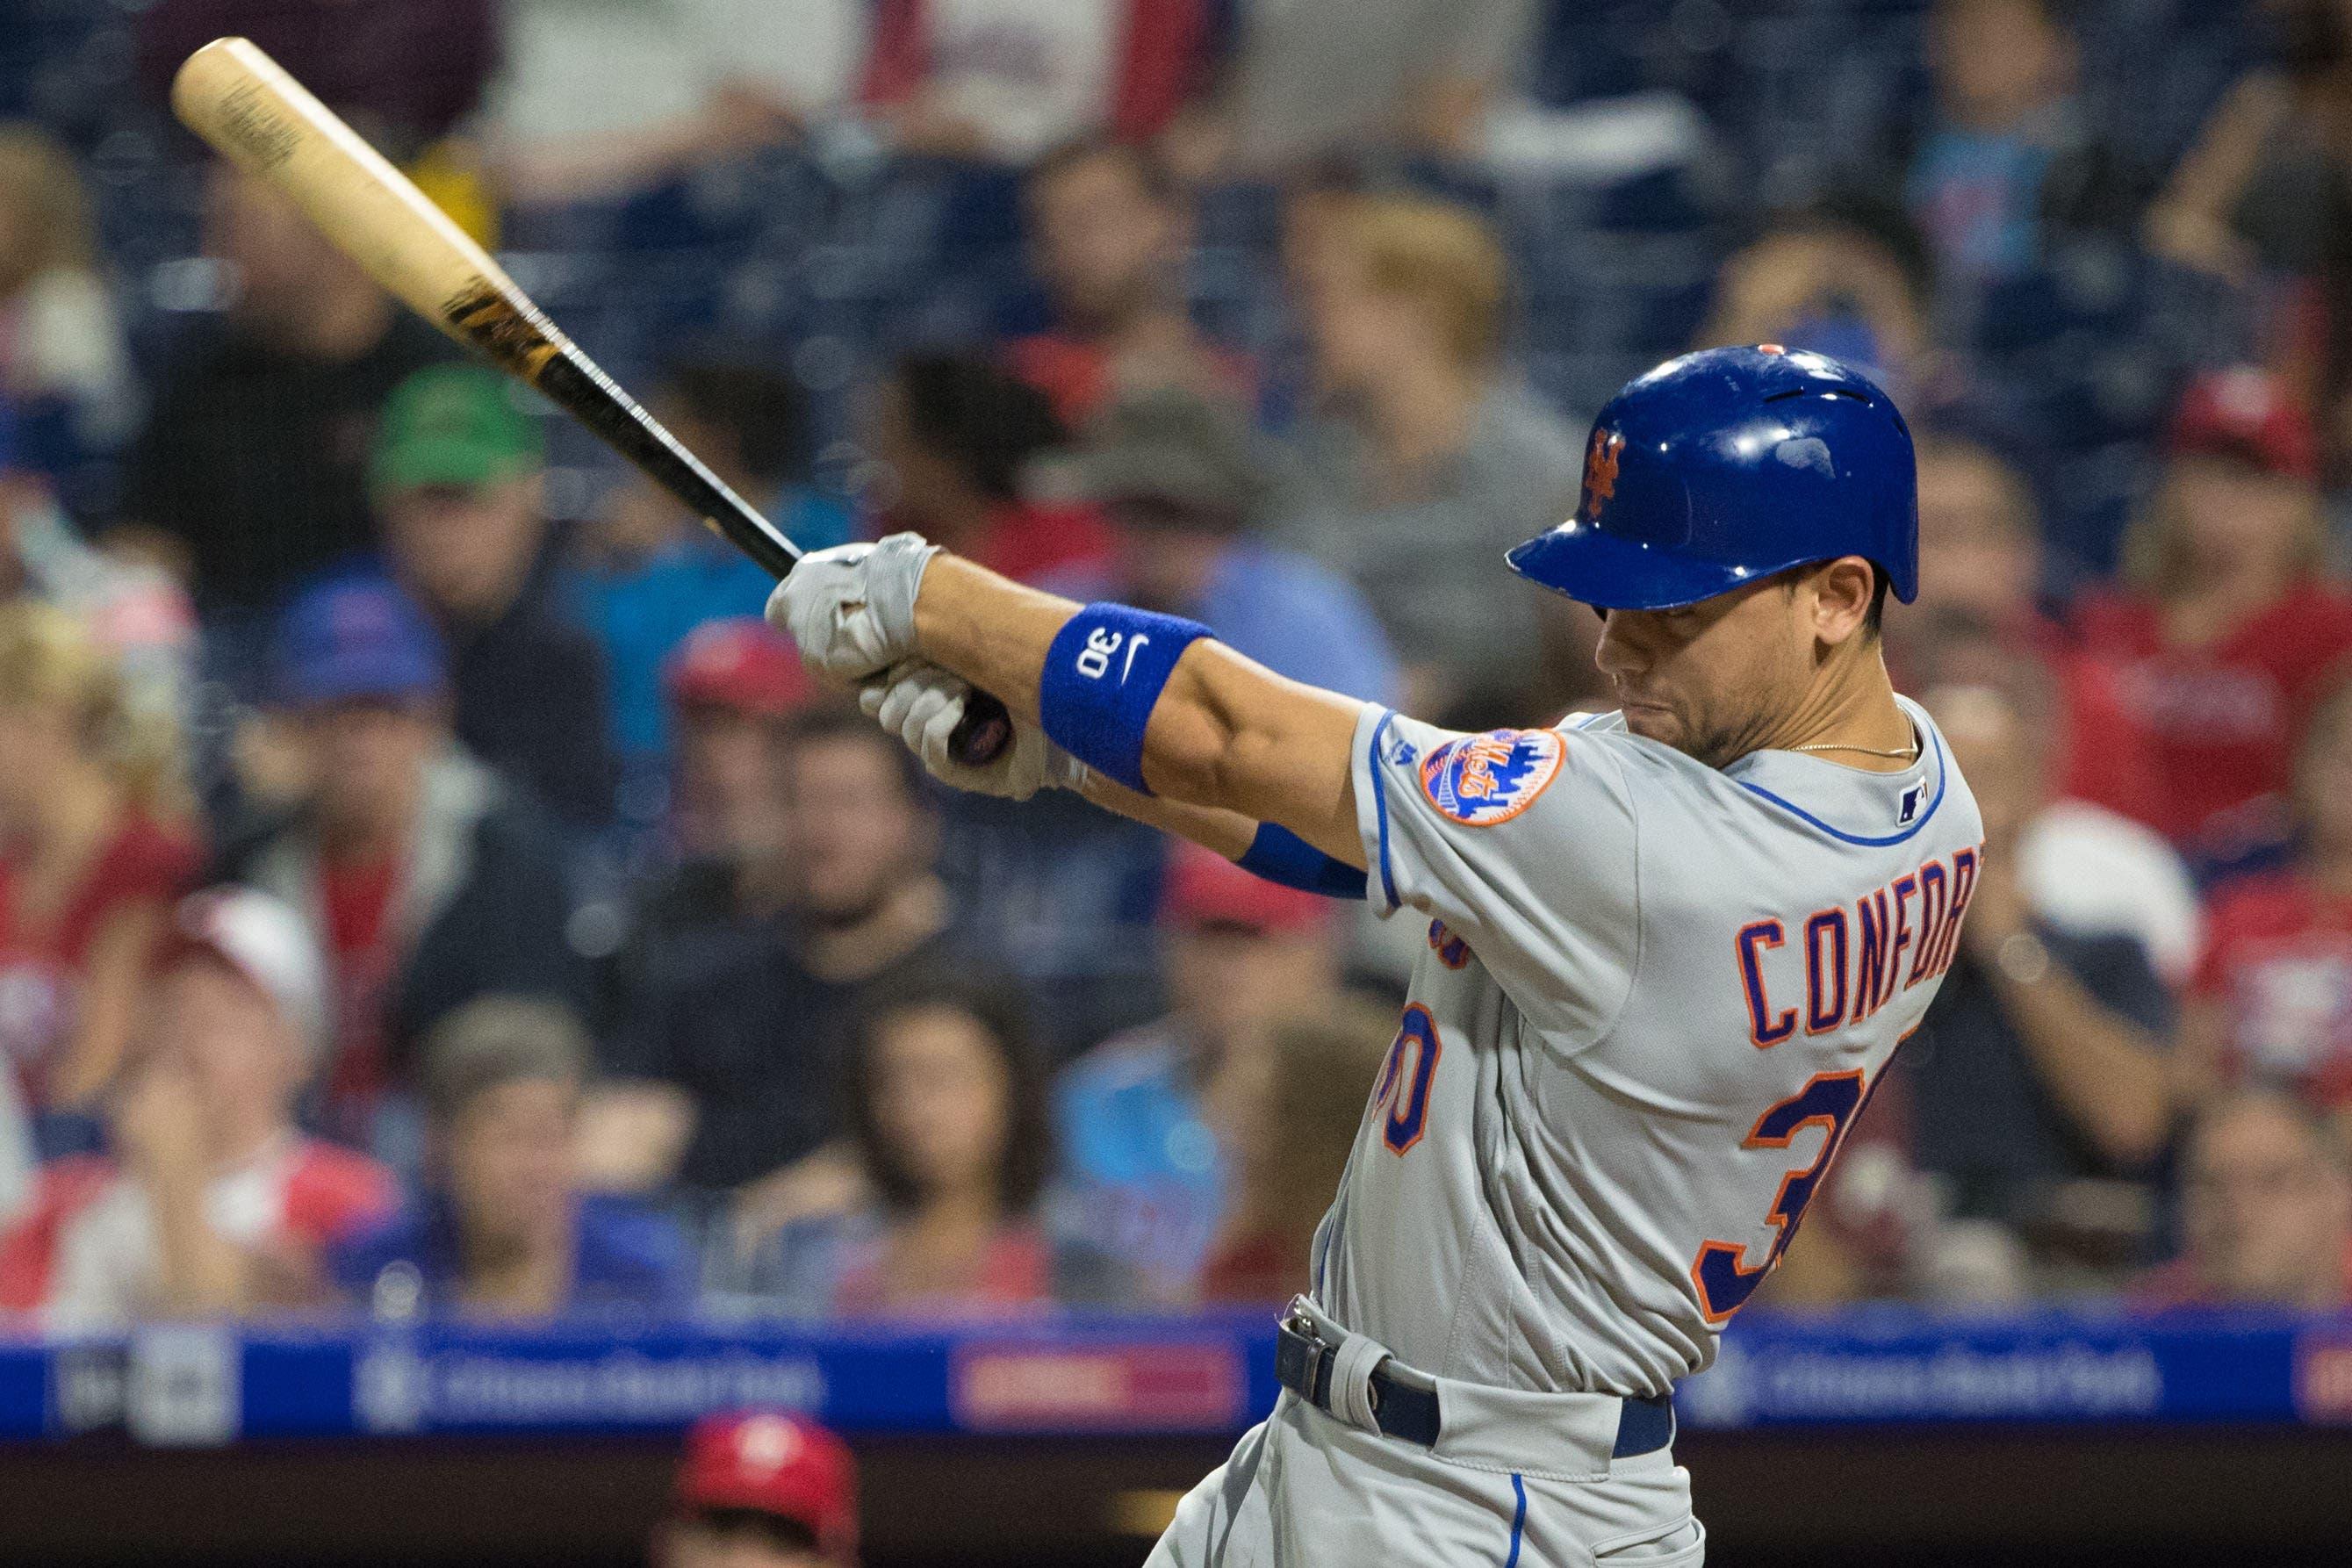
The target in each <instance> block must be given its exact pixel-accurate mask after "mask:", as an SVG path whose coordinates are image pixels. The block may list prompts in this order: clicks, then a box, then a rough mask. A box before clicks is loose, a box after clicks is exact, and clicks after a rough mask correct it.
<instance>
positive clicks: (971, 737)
mask: <svg viewBox="0 0 2352 1568" xmlns="http://www.w3.org/2000/svg"><path fill="white" fill-rule="evenodd" d="M1012 743H1013V715H1012V714H1010V713H1007V712H1006V711H1005V710H1004V704H1003V703H1002V702H999V701H998V700H996V699H995V698H993V697H991V696H990V695H989V694H988V693H987V692H985V691H975V692H973V693H972V694H971V700H970V701H968V702H966V703H965V704H964V710H963V721H962V722H961V723H959V724H958V725H957V726H956V727H955V732H954V733H953V734H951V735H950V736H949V737H948V754H949V755H950V756H952V757H953V758H955V760H956V761H957V762H959V763H962V764H963V765H964V766H966V767H968V768H984V767H986V766H987V765H988V764H989V763H992V762H994V761H995V760H996V759H997V758H998V757H999V756H1001V755H1003V752H1004V748H1005V747H1006V746H1008V745H1011V744H1012Z"/></svg>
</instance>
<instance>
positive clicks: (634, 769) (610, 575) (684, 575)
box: [570, 358, 851, 822]
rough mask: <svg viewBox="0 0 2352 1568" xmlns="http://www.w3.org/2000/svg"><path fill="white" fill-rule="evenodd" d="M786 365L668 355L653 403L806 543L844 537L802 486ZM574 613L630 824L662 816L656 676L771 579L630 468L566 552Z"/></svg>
mask: <svg viewBox="0 0 2352 1568" xmlns="http://www.w3.org/2000/svg"><path fill="white" fill-rule="evenodd" d="M651 406H652V408H653V411H654V414H655V415H656V417H658V418H659V419H660V420H661V422H662V423H663V424H665V425H667V426H669V428H670V431H671V433H672V434H674V435H676V436H677V438H678V439H679V440H681V441H683V442H685V443H686V445H687V446H688V447H689V448H691V449H692V450H693V452H694V454H695V455H696V456H697V457H698V458H701V459H702V460H703V461H704V462H705V463H707V464H709V467H710V470H711V472H713V473H715V474H717V475H718V476H719V479H721V480H722V481H724V482H725V484H726V485H727V486H728V488H729V489H732V490H733V491H734V492H735V493H736V494H737V495H740V496H741V497H742V498H743V499H744V500H748V501H750V502H751V504H752V505H753V506H754V507H757V508H758V509H759V510H761V513H762V514H764V515H765V516H766V517H768V518H769V519H770V520H771V521H773V522H774V523H775V525H776V526H777V527H778V528H780V529H782V531H783V532H784V535H785V537H786V538H788V539H790V540H792V541H793V543H795V544H798V545H799V546H800V547H801V548H802V549H803V550H822V549H824V547H825V546H827V545H831V544H840V543H842V542H845V541H846V540H847V539H848V538H849V536H850V530H851V519H850V515H849V511H848V509H847V508H846V507H845V506H843V505H842V504H841V503H839V502H838V501H836V500H833V499H832V498H831V497H829V496H824V495H821V494H819V493H818V492H817V491H815V490H814V489H810V488H809V483H808V478H809V475H808V457H807V443H808V433H807V424H808V419H807V413H806V410H805V409H804V407H803V396H802V394H801V390H800V385H799V384H798V383H797V382H795V381H794V380H793V378H792V376H791V375H790V374H786V373H784V372H782V371H778V370H774V369H771V368H769V367H768V366H766V365H762V364H758V363H752V362H751V361H749V360H744V361H740V362H735V361H726V360H719V359H710V358H702V359H691V360H686V361H682V362H680V363H675V364H673V365H672V366H671V367H670V369H669V372H668V374H667V376H666V377H665V378H664V381H663V384H662V385H661V387H660V388H659V389H658V390H657V391H656V394H655V395H654V398H653V401H652V405H651ZM573 568H574V569H573V571H572V574H571V576H572V582H571V584H570V586H571V588H572V593H573V594H574V595H575V596H576V602H577V604H578V605H579V612H578V613H579V618H580V619H581V620H582V621H583V623H584V624H585V625H586V626H588V627H589V628H590V629H591V630H592V631H593V633H594V634H595V637H596V640H597V642H598V643H599V644H601V645H602V646H603V649H604V664H605V667H606V668H607V669H608V670H609V671H610V672H611V679H612V720H613V731H612V732H613V745H614V750H615V751H616V752H618V753H619V757H620V763H621V771H622V778H623V781H624V784H623V788H624V794H625V795H626V796H635V795H642V796H643V797H645V798H644V799H643V800H642V801H637V800H628V801H625V805H624V809H623V815H624V816H625V817H626V818H628V819H630V820H631V821H633V822H643V821H647V820H650V819H653V818H655V817H657V816H658V815H659V809H658V802H659V800H660V798H661V795H663V793H664V791H663V790H662V788H661V785H662V782H663V780H664V778H665V776H666V775H667V772H668V768H669V758H670V750H671V743H672V736H671V733H670V723H669V718H670V713H669V705H668V703H667V701H666V700H665V694H664V692H663V690H662V672H663V668H664V666H665V664H666V662H667V660H668V659H669V658H670V656H671V655H672V654H673V653H675V652H677V649H678V647H679V646H680V645H681V644H683V643H684V642H685V641H686V638H687V636H688V633H690V632H692V631H693V630H694V629H695V628H696V627H697V626H701V625H702V624H703V623H705V622H707V621H715V620H719V619H722V618H726V617H730V616H758V615H759V613H760V611H761V608H762V607H763V606H765V605H766V604H767V602H768V592H769V590H770V589H772V588H773V587H774V586H775V580H774V579H773V578H772V577H770V576H769V575H768V574H767V573H766V572H764V571H762V570H761V568H760V567H758V566H756V565H754V564H752V563H751V561H750V560H749V559H748V558H746V557H745V556H744V555H743V553H742V552H740V551H739V550H737V549H736V548H735V547H734V546H733V545H731V544H729V543H728V542H726V541H725V540H723V539H720V538H718V537H717V536H715V535H714V534H712V532H711V531H710V530H709V528H708V527H706V526H704V524H703V522H702V520H701V519H700V518H698V517H696V516H694V515H693V514H692V513H690V512H688V510H686V509H685V508H683V507H681V506H680V505H679V504H678V503H677V500H674V499H673V498H672V497H671V496H670V495H669V494H668V492H667V491H665V490H663V489H659V488H658V487H657V486H656V485H654V484H653V483H652V482H651V481H650V480H647V479H644V478H642V477H639V476H635V475H632V476H631V477H630V478H629V479H625V480H624V481H623V482H622V483H621V484H619V485H618V486H616V487H615V488H614V490H613V491H612V493H611V494H610V495H608V496H607V497H606V498H605V501H604V508H603V510H602V511H601V512H600V513H599V514H598V516H597V517H596V519H595V520H594V521H593V523H591V525H590V526H589V528H588V529H587V531H586V532H585V533H584V535H583V537H582V539H581V540H580V541H579V547H578V548H577V549H575V550H574V552H573Z"/></svg>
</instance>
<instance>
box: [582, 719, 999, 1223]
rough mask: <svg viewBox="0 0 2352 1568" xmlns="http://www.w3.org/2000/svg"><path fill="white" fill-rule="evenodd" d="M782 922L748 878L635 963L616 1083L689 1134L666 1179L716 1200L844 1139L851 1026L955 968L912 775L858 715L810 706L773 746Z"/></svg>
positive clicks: (932, 846)
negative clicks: (625, 1083) (659, 1098)
mask: <svg viewBox="0 0 2352 1568" xmlns="http://www.w3.org/2000/svg"><path fill="white" fill-rule="evenodd" d="M781 776H782V784H783V790H782V805H783V819H782V859H781V861H780V862H778V865H779V866H780V867H781V868H782V871H783V874H784V876H785V877H786V878H787V880H786V882H785V884H784V888H783V891H782V900H781V906H782V907H781V908H777V907H775V906H774V905H773V904H772V903H770V902H769V900H770V899H771V898H772V897H773V896H774V895H773V893H772V891H771V890H770V889H769V886H768V885H767V884H766V883H765V882H764V880H763V879H761V877H760V876H759V875H757V874H756V873H755V875H754V876H753V877H751V878H750V879H735V880H733V882H732V885H731V886H729V887H727V888H725V889H723V890H721V891H720V892H719V895H718V896H715V897H714V898H713V899H712V900H711V903H710V905H709V906H706V907H707V908H709V910H710V916H711V918H709V919H708V920H705V921H696V922H689V921H681V922H680V923H679V925H678V926H677V927H676V928H673V930H674V934H673V935H671V936H670V937H669V938H668V939H667V940H665V941H662V942H657V943H656V944H655V945H654V946H652V947H651V948H650V949H649V951H647V952H645V953H644V954H643V955H642V956H641V957H640V958H639V959H638V960H637V961H636V975H637V980H636V994H635V996H634V997H633V998H632V1001H631V1004H630V1007H629V1023H628V1025H627V1026H626V1027H625V1029H624V1030H623V1031H622V1034H621V1037H620V1038H619V1039H618V1040H617V1041H616V1042H615V1044H614V1061H613V1064H612V1070H613V1074H614V1077H615V1078H616V1079H625V1080H629V1081H631V1082H632V1083H633V1084H635V1085H637V1086H640V1087H642V1088H645V1089H653V1088H655V1087H656V1086H663V1087H666V1088H667V1090H668V1091H669V1093H670V1094H671V1095H672V1097H673V1100H674V1103H675V1105H676V1106H677V1113H678V1115H679V1117H680V1118H681V1119H683V1120H684V1121H686V1122H687V1124H688V1128H689V1129H690V1131H688V1134H687V1135H686V1136H685V1137H684V1138H683V1139H681V1140H680V1142H682V1144H683V1149H682V1152H681V1153H680V1155H679V1158H678V1163H677V1171H676V1173H675V1175H676V1177H677V1180H679V1181H681V1182H683V1183H684V1184H686V1185H687V1186H688V1187H689V1188H693V1189H697V1190H698V1191H701V1192H704V1193H718V1192H726V1191H730V1190H731V1189H734V1188H737V1187H740V1186H742V1185H743V1184H746V1183H749V1182H752V1181H755V1180H757V1179H760V1178H763V1177H768V1176H771V1175H774V1174H778V1173H782V1172H783V1171H784V1169H785V1168H786V1167H789V1166H792V1165H793V1164H794V1163H796V1162H799V1161H801V1160H803V1158H804V1157H805V1156H808V1155H811V1154H813V1153H816V1152H819V1151H820V1150H821V1149H823V1148H824V1145H826V1144H827V1143H828V1142H830V1141H832V1140H834V1139H836V1138H838V1137H839V1136H840V1135H841V1134H842V1132H843V1131H844V1130H845V1129H844V1124H843V1121H842V1115H841V1112H842V1108H841V1105H840V1101H839V1098H838V1095H837V1092H836V1090H837V1086H838V1085H839V1084H840V1082H841V1077H842V1074H841V1068H842V1062H843V1060H844V1058H845V1051H846V1049H847V1038H846V1037H847V1031H848V1026H849V1022H850V1019H851V1018H852V1017H853V1016H855V1014H856V1010H857V1008H858V1007H859V1006H861V1005H864V1004H865V1003H866V1001H867V1000H868V999H870V998H872V997H876V996H886V995H890V994H896V993H897V992H898V991H899V990H901V989H903V988H904V987H905V986H906V985H907V984H908V983H909V982H910V981H912V980H914V979H916V978H918V977H919V976H921V975H923V974H925V973H932V972H936V971H938V970H940V969H942V968H945V967H947V966H949V965H950V963H951V962H952V960H951V953H952V945H951V939H950V917H951V915H952V913H953V910H952V908H951V906H950V900H949V897H948V893H947V889H946V888H945V887H944V886H942V885H941V883H940V879H939V878H938V877H937V876H936V875H935V874H934V873H933V871H932V869H931V866H932V858H933V856H934V855H935V853H936V852H937V848H938V828H937V824H936V823H935V821H934V819H933V816H932V812H931V806H930V802H929V796H928V795H927V793H926V787H925V784H924V782H923V780H922V778H921V777H920V774H919V764H918V763H916V762H915V760H914V759H913V758H912V757H911V756H909V755H908V753H907V752H905V751H904V750H903V749H902V748H901V747H900V746H899V745H898V743H897V742H895V741H893V740H892V739H891V738H890V737H888V736H887V735H884V734H883V733H882V732H881V731H877V730H876V729H875V728H874V727H873V726H872V725H870V724H868V723H866V721H864V720H863V719H862V718H861V717H859V716H858V715H857V714H856V712H855V711H848V712H844V711H842V710H837V709H833V708H824V709H813V710H809V711H808V712H806V713H804V714H802V715H800V716H798V717H797V718H795V719H793V721H789V722H788V724H787V725H786V726H785V730H784V734H783V737H782V774H781Z"/></svg>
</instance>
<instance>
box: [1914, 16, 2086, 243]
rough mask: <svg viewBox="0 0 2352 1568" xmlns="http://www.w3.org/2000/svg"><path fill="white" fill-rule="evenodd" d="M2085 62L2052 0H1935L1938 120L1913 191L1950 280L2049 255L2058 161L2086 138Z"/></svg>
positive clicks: (1930, 31) (1930, 30)
mask: <svg viewBox="0 0 2352 1568" xmlns="http://www.w3.org/2000/svg"><path fill="white" fill-rule="evenodd" d="M2078 64H2079V61H2078V58H2077V49H2076V47H2075V43H2074V37H2073V36H2072V35H2071V34H2070V33H2069V32H2068V31H2067V28H2066V26H2065V24H2064V23H2063V20H2062V19H2061V18H2060V16H2058V14H2057V6H2056V3H2055V0H1937V4H1936V5H1935V7H1934V10H1933V12H1932V14H1931V15H1930V16H1929V18H1928V26H1927V65H1928V68H1929V70H1930V71H1931V72H1932V73H1933V75H1934V77H1935V83H1936V111H1937V112H1936V120H1935V123H1934V124H1933V125H1932V126H1931V128H1930V129H1929V131H1928V133H1927V139H1926V141H1925V142H1924V143H1923V144H1922V145H1921V146H1920V148H1919V150H1918V152H1917V153H1916V154H1915V155H1914V157H1913V159H1912V162H1911V168H1910V173H1909V174H1908V176H1907V178H1906V184H1905V194H1906V197H1907V199H1908V200H1909V203H1910V205H1911V210H1912V212H1913V214H1914V215H1915V216H1916V218H1917V220H1918V223H1919V227H1920V229H1921V231H1922V232H1923V233H1925V234H1926V235H1927V241H1928V244H1929V247H1930V248H1931V249H1932V251H1933V252H1934V255H1935V258H1936V268H1937V276H1938V278H1939V279H1941V280H1943V281H1944V282H1945V283H1946V284H1947V286H1948V287H1949V286H1950V285H1958V286H1960V287H1962V288H1965V287H1967V286H1969V285H1975V284H1983V283H1988V282H1998V281H2000V280H2002V279H2009V278H2014V277H2016V276H2018V275H2020V274H2021V273H2023V272H2025V271H2027V270H2029V269H2030V268H2032V267H2033V266H2034V265H2035V264H2036V263H2037V262H2039V261H2040V260H2041V259H2042V249H2043V243H2044V230H2043V223H2044V218H2045V214H2046V208H2047V205H2048V204H2049V200H2050V193H2051V184H2052V174H2053V165H2054V164H2057V163H2060V162H2061V161H2062V160H2063V159H2066V158H2068V157H2070V156H2071V155H2072V154H2073V153H2074V151H2075V149H2076V148H2077V147H2078V145H2079V144H2080V142H2081V140H2082V137H2083V130H2082V127H2081V126H2080V124H2079V123H2078V121H2077V115H2076V111H2075V108H2074V84H2075V75H2076V69H2077V66H2078Z"/></svg>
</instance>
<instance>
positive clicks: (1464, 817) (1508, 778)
mask: <svg viewBox="0 0 2352 1568" xmlns="http://www.w3.org/2000/svg"><path fill="white" fill-rule="evenodd" d="M1566 753H1567V745H1566V742H1563V741H1562V740H1561V739H1560V737H1559V733H1558V731H1551V730H1491V731H1487V732H1486V734H1483V735H1464V736H1462V737H1461V738H1459V739H1458V740H1453V741H1448V742H1446V743H1445V744H1444V745H1443V746H1440V747H1438V748H1437V750H1435V751H1433V752H1430V753H1429V755H1428V757H1427V758H1425V759H1424V760H1423V763H1422V764H1421V793H1422V794H1423V795H1427V796H1428V797H1429V804H1430V805H1433V806H1435V807H1436V808H1437V809H1438V812H1439V813H1440V814H1441V815H1442V816H1445V817H1447V818H1449V819H1451V820H1452V821H1454V822H1458V823H1460V824H1462V826H1465V827H1492V826H1495V825H1496V823H1498V822H1508V821H1510V820H1511V818H1513V817H1515V816H1518V815H1519V813H1521V812H1523V811H1525V810H1527V808H1528V807H1529V806H1530V805H1534V804H1535V802H1536V796H1538V795H1541V794H1543V792H1544V789H1545V787H1546V786H1547V785H1549V784H1550V783H1551V781H1552V780H1553V779H1554V778H1556V777H1557V776H1559V765H1560V763H1561V761H1562V760H1563V758H1564V757H1565V755H1566Z"/></svg>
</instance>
